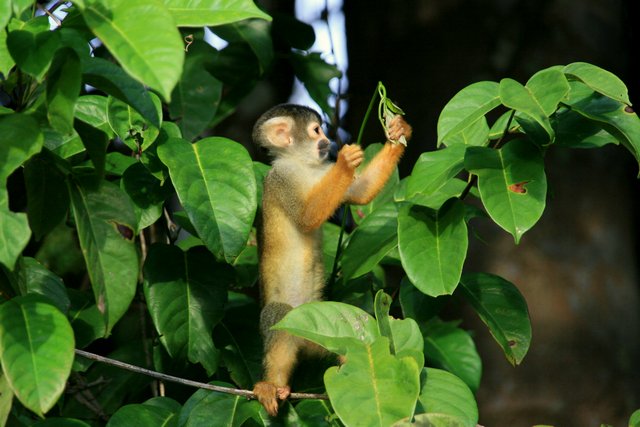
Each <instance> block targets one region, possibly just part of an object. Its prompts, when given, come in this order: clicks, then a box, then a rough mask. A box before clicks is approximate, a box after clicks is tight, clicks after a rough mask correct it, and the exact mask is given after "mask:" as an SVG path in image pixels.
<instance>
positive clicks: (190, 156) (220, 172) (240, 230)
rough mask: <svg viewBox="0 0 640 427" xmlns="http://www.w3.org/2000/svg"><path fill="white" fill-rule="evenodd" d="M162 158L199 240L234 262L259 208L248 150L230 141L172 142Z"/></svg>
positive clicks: (160, 150) (162, 149)
mask: <svg viewBox="0 0 640 427" xmlns="http://www.w3.org/2000/svg"><path fill="white" fill-rule="evenodd" d="M158 155H159V156H160V160H162V162H163V163H164V164H165V165H167V167H168V168H169V173H170V175H171V180H172V182H173V185H174V186H175V188H176V191H177V193H178V197H179V198H180V202H181V203H182V205H183V206H184V208H185V210H186V211H187V214H188V215H189V219H190V220H191V223H192V224H193V226H194V227H195V229H196V230H197V231H198V235H199V237H200V238H201V239H202V240H203V241H204V242H205V244H206V245H207V247H208V248H209V250H211V252H213V253H214V255H216V257H217V258H224V259H226V260H227V261H228V262H232V261H233V260H234V259H235V258H236V257H237V256H238V255H239V254H240V252H241V251H242V249H243V248H244V246H245V245H246V243H247V238H248V237H249V232H250V231H251V225H252V224H253V219H254V216H255V213H256V208H257V205H256V203H257V202H256V180H255V175H254V173H253V163H252V162H251V157H250V156H249V153H248V152H247V150H246V149H245V148H244V147H243V146H242V145H240V144H238V143H236V142H234V141H231V140H229V139H226V138H219V137H212V138H205V139H202V140H200V141H198V142H197V143H195V144H190V143H189V142H187V141H185V140H183V139H179V138H170V139H169V140H168V141H167V142H166V143H164V144H162V145H161V146H160V147H158Z"/></svg>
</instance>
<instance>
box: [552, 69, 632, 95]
mask: <svg viewBox="0 0 640 427" xmlns="http://www.w3.org/2000/svg"><path fill="white" fill-rule="evenodd" d="M562 71H563V72H564V73H565V74H566V75H568V76H569V77H572V78H574V79H576V80H580V81H581V82H582V83H584V84H585V85H587V86H589V87H590V88H591V89H592V90H594V91H596V92H598V93H601V94H603V95H605V96H608V97H609V98H613V99H615V100H617V101H620V102H622V103H623V104H627V105H631V102H630V101H629V94H628V91H627V87H626V86H625V84H624V83H623V82H622V80H620V79H619V78H618V77H617V76H616V75H615V74H613V73H611V72H609V71H607V70H604V69H602V68H600V67H597V66H595V65H592V64H588V63H586V62H574V63H572V64H569V65H567V66H565V67H564V68H563V69H562Z"/></svg>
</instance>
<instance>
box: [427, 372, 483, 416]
mask: <svg viewBox="0 0 640 427" xmlns="http://www.w3.org/2000/svg"><path fill="white" fill-rule="evenodd" d="M420 383H421V392H420V397H419V402H420V405H421V406H422V410H423V411H424V412H426V413H428V414H436V413H438V414H446V415H450V416H453V417H455V418H458V419H460V420H461V421H462V422H463V424H462V425H463V426H464V427H475V426H476V424H477V423H478V405H477V404H476V401H475V399H474V397H473V393H471V390H469V387H467V386H466V384H465V383H464V382H462V380H461V379H460V378H458V377H456V376H455V375H453V374H450V373H449V372H447V371H442V370H440V369H434V368H424V369H423V370H422V374H421V375H420ZM416 412H418V413H420V412H422V411H420V410H418V411H416Z"/></svg>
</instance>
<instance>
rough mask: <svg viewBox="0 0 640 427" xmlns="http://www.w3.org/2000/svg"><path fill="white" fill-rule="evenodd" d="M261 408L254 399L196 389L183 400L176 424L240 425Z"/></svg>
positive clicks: (232, 426) (187, 426) (193, 426)
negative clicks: (187, 398)
mask: <svg viewBox="0 0 640 427" xmlns="http://www.w3.org/2000/svg"><path fill="white" fill-rule="evenodd" d="M216 384H217V385H222V386H227V387H233V386H232V385H231V384H225V383H219V382H216ZM261 408H262V406H261V405H260V403H258V401H256V400H247V399H246V398H245V397H242V396H234V395H232V394H225V393H217V392H215V391H208V390H198V391H197V392H195V393H194V394H193V395H191V397H190V398H189V400H187V401H186V402H185V404H184V406H183V408H182V411H180V414H179V417H178V425H179V426H184V427H200V426H207V425H209V426H214V425H215V426H223V425H224V426H231V427H240V426H241V425H242V424H243V423H244V422H245V421H247V419H249V418H250V417H252V416H254V415H256V414H257V413H258V411H260V409H261Z"/></svg>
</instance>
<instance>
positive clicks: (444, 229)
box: [398, 199, 468, 296]
mask: <svg viewBox="0 0 640 427" xmlns="http://www.w3.org/2000/svg"><path fill="white" fill-rule="evenodd" d="M467 246H468V236H467V225H466V223H465V221H464V205H463V204H462V202H460V201H459V200H456V199H452V201H451V202H449V203H447V204H445V205H444V206H443V207H442V208H440V209H439V210H437V211H436V210H433V209H429V208H426V207H424V206H419V205H407V206H405V207H404V208H403V209H401V211H400V214H399V215H398V249H399V250H400V258H401V260H402V266H403V267H404V269H405V271H406V272H407V275H408V276H409V279H410V280H411V283H413V284H414V286H415V287H417V288H418V289H420V290H421V291H422V292H424V293H425V294H427V295H431V296H438V295H445V294H451V293H453V291H454V290H455V288H456V286H457V285H458V281H459V279H460V274H461V273H462V265H463V263H464V260H465V258H466V256H467Z"/></svg>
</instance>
